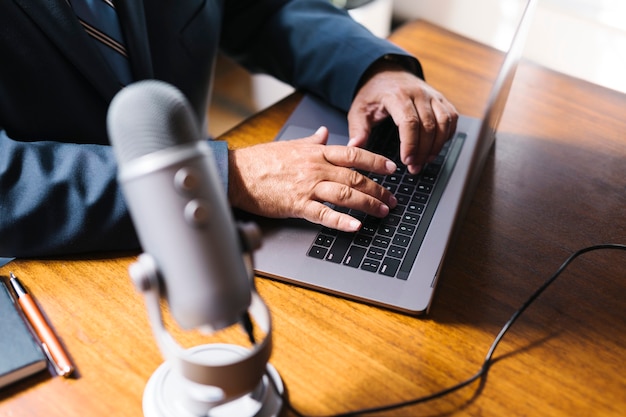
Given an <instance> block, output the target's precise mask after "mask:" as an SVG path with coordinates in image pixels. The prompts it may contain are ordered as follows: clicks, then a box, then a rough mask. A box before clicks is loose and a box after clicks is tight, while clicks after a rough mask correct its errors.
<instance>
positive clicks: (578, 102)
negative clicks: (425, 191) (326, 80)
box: [0, 22, 626, 417]
mask: <svg viewBox="0 0 626 417" xmlns="http://www.w3.org/2000/svg"><path fill="white" fill-rule="evenodd" d="M392 39H393V40H394V41H395V42H397V43H398V44H400V45H402V46H404V47H405V48H406V49H408V50H410V51H413V52H414V53H416V54H417V55H418V56H419V57H420V58H421V60H422V62H423V64H424V67H425V69H426V75H427V79H428V80H429V81H430V83H431V84H433V85H434V86H435V87H436V88H438V89H440V90H441V91H442V92H443V93H444V94H445V95H446V96H447V97H449V98H450V99H451V100H452V101H453V102H454V103H455V104H456V105H457V107H458V109H459V111H461V112H462V113H465V114H469V115H474V116H477V115H479V114H480V111H481V109H482V108H483V106H484V103H485V99H486V96H487V94H488V91H489V87H490V83H491V82H492V80H493V78H494V76H495V73H496V70H497V67H498V64H499V61H500V57H501V54H500V53H498V52H497V51H494V50H492V49H490V48H487V47H485V46H482V45H479V44H477V43H474V42H471V41H468V40H467V39H464V38H461V37H459V36H456V35H453V34H451V33H448V32H446V31H443V30H441V29H438V28H437V27H434V26H431V25H429V24H427V23H425V22H416V23H412V24H410V25H408V26H405V27H403V28H401V29H399V30H398V31H397V32H396V33H395V34H394V35H393V38H392ZM297 100H298V96H293V97H291V98H289V99H287V100H285V101H283V102H281V103H280V104H278V105H277V106H275V107H274V108H272V109H271V110H269V111H266V112H264V113H262V114H260V115H258V116H256V117H254V118H252V119H251V120H249V121H247V122H246V123H244V124H243V125H241V126H239V127H238V128H236V129H234V130H233V131H232V132H230V133H228V134H227V135H226V136H225V139H227V140H229V141H230V143H231V144H232V146H243V145H249V144H252V143H256V142H257V141H269V140H271V139H272V138H273V137H274V135H275V134H276V132H277V131H278V129H279V127H280V125H281V123H282V122H283V121H284V119H285V118H286V117H287V115H288V114H289V111H290V110H291V109H292V108H293V106H294V105H295V103H296V102H297ZM624 109H626V96H624V95H623V94H618V93H616V92H612V91H609V90H606V89H603V88H600V87H597V86H594V85H590V84H587V83H585V82H581V81H579V80H575V79H572V78H569V77H566V76H563V75H561V74H558V73H554V72H552V71H549V70H546V69H545V68H542V67H539V66H537V65H534V64H532V63H530V62H524V63H523V64H522V66H521V67H520V69H519V71H518V76H517V79H516V81H515V84H514V88H513V91H512V95H511V99H510V100H509V105H508V108H507V111H506V114H505V116H504V118H503V122H502V133H501V134H500V136H499V139H498V142H497V145H496V147H495V150H494V152H493V153H492V155H491V156H490V158H489V160H488V162H487V166H486V169H485V172H484V175H483V177H482V180H481V187H480V190H479V191H478V192H477V194H476V197H475V199H474V201H473V203H472V205H471V207H470V209H469V212H468V214H467V217H466V219H465V221H464V223H463V226H462V228H461V231H460V236H459V238H458V240H457V242H456V244H455V245H454V247H453V248H452V249H451V251H450V254H449V257H448V259H447V262H446V263H445V268H444V271H443V274H442V276H441V284H440V287H439V289H438V292H437V295H436V298H435V300H434V305H433V307H432V311H431V314H430V315H428V316H426V317H422V318H412V317H408V316H404V315H401V314H396V313H393V312H390V311H386V310H383V309H379V308H376V307H370V306H367V305H363V304H359V303H355V302H350V301H346V300H343V299H340V298H336V297H332V296H328V295H324V294H319V293H316V292H312V291H309V290H304V289H301V288H297V287H294V286H291V285H286V284H282V283H277V282H273V281H269V280H264V279H260V280H258V282H257V284H258V287H259V291H260V293H261V295H262V296H263V297H264V299H265V300H266V302H267V303H268V304H269V306H270V307H271V310H272V313H273V320H274V327H275V348H274V352H273V356H272V360H271V362H272V364H274V365H275V366H276V368H277V369H278V371H279V372H280V374H281V376H282V378H283V380H284V382H285V383H286V386H287V387H288V390H289V394H290V396H291V400H292V401H293V404H295V406H296V407H297V408H298V409H299V410H300V411H302V412H304V413H306V414H313V415H323V414H329V413H337V412H342V411H347V410H352V409H356V408H362V407H370V406H375V405H381V404H388V403H390V402H395V401H400V400H406V399H409V398H413V397H415V396H422V395H425V394H428V393H432V392H434V391H437V390H439V389H441V388H444V387H448V386H451V385H453V384H455V383H457V382H459V381H461V380H463V379H465V378H467V377H469V376H470V375H473V374H474V373H475V372H476V371H477V369H478V367H479V365H480V363H481V361H482V360H483V358H484V356H485V354H486V352H487V349H488V346H489V345H490V343H491V342H492V340H493V338H494V336H495V335H496V333H497V332H498V331H499V329H500V327H501V326H502V325H503V324H504V322H505V321H506V320H507V319H508V318H509V317H510V315H511V314H512V312H513V311H514V310H515V309H517V308H518V306H519V305H520V304H521V302H522V301H523V300H525V299H526V297H527V296H528V295H529V294H530V293H531V292H532V291H533V290H534V289H535V288H536V287H537V286H538V285H539V284H540V283H542V282H543V281H544V280H545V279H546V278H547V277H548V276H549V275H551V274H552V273H553V272H554V271H555V269H556V268H557V267H558V266H559V265H560V264H561V262H562V261H564V260H565V258H566V257H567V256H568V255H569V254H570V253H571V252H573V251H574V250H576V249H578V248H581V247H584V246H587V245H591V244H595V243H602V242H615V243H625V242H626V220H624V212H625V207H626V175H624V173H625V172H626V169H625V168H626V138H625V136H624V135H625V132H626V117H624V115H625V112H624V111H625V110H624ZM134 255H135V254H128V256H126V255H124V254H122V255H119V256H118V255H111V256H110V257H105V258H99V257H98V258H93V259H88V260H85V259H77V260H73V259H62V260H20V261H15V262H13V263H12V264H10V265H7V266H5V267H3V268H0V274H2V275H8V272H9V270H12V271H14V272H15V273H16V274H17V275H18V276H20V277H21V278H22V280H23V281H24V282H25V283H26V284H27V285H28V286H29V287H30V288H31V290H32V292H33V293H34V294H35V296H36V297H37V298H38V300H39V302H40V303H41V304H42V305H43V307H44V309H45V311H46V312H47V314H48V316H49V317H50V319H51V321H52V322H53V323H54V325H55V326H56V328H57V330H58V333H59V334H60V336H61V337H62V339H63V340H64V342H65V344H66V345H67V347H68V349H69V351H70V352H71V354H72V355H73V358H74V360H75V362H76V365H77V366H78V369H79V377H78V378H77V379H73V380H64V379H61V378H50V377H47V376H45V375H43V376H40V377H38V378H37V377H36V378H34V379H32V380H29V381H28V382H26V383H20V384H19V385H16V386H14V387H12V388H10V389H7V390H3V391H2V392H1V393H0V400H1V402H0V415H2V416H21V417H27V416H42V415H46V416H65V417H73V416H77V417H78V416H80V417H83V416H90V417H95V416H106V417H109V416H140V415H141V413H142V412H141V399H142V392H143V389H144V386H145V384H146V381H147V380H148V378H149V377H150V375H151V374H152V372H153V371H154V370H155V369H156V368H157V366H158V365H159V364H161V363H162V358H161V355H160V354H159V352H158V350H157V348H156V345H155V342H154V339H153V338H152V335H151V332H150V329H149V326H148V322H147V320H146V312H145V309H144V306H143V300H142V298H141V297H140V296H139V295H138V294H137V293H136V292H135V290H134V288H133V287H132V285H131V283H130V280H129V278H128V276H127V273H126V268H127V266H128V264H129V263H130V262H131V260H132V259H134ZM625 270H626V254H624V253H622V252H615V251H613V252H596V253H591V254H588V255H585V256H584V257H583V258H581V259H580V260H579V261H577V262H576V263H575V264H574V265H572V267H571V268H570V269H569V270H568V271H567V272H566V273H565V274H564V275H563V276H562V277H561V278H560V279H559V281H557V283H556V284H555V285H554V286H553V287H552V288H550V289H549V290H548V291H547V292H546V293H545V294H544V295H543V296H542V297H541V298H540V299H539V301H538V302H537V303H536V305H534V306H533V307H531V308H530V309H529V310H528V312H527V314H526V315H525V316H524V317H523V318H522V319H521V320H520V321H519V322H518V323H517V324H516V325H515V326H514V328H513V329H512V331H511V333H510V334H509V335H508V336H507V337H506V338H505V339H504V341H503V343H502V345H501V346H500V348H499V349H498V350H497V352H496V356H497V357H498V358H499V360H498V361H497V362H496V363H495V365H494V366H493V367H492V369H491V372H490V374H489V377H488V379H487V381H486V383H485V384H484V386H483V388H482V390H480V391H478V392H477V389H478V384H474V385H472V386H471V387H469V388H466V389H464V390H462V391H460V392H458V393H455V394H452V395H450V396H448V397H446V398H444V399H441V400H437V401H434V402H431V403H428V404H426V405H421V406H418V407H413V408H411V409H408V410H401V411H396V412H392V413H388V414H386V415H397V416H406V415H412V416H432V415H448V414H453V415H476V416H478V415H480V416H517V415H519V416H522V415H524V416H526V415H531V416H536V415H549V416H573V415H577V416H582V415H584V416H594V415H596V416H600V415H601V416H610V415H615V416H623V415H626V373H625V372H624V370H623V367H624V363H625V362H624V361H625V359H624V358H626V301H625V299H626V279H625V278H626V272H624V271H625ZM197 340H200V339H196V336H190V337H189V338H188V339H186V342H189V343H194V342H195V343H198V342H197ZM287 415H289V414H288V413H287Z"/></svg>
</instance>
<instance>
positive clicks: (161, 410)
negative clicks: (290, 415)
mask: <svg viewBox="0 0 626 417" xmlns="http://www.w3.org/2000/svg"><path fill="white" fill-rule="evenodd" d="M190 351H193V355H194V356H197V357H199V358H207V360H215V358H216V357H219V358H223V359H232V358H233V357H239V356H242V355H243V354H245V349H243V348H242V347H241V346H237V345H229V344H207V345H201V346H196V347H194V348H192V349H190ZM269 378H271V379H272V380H271V381H270V380H269ZM190 384H191V385H190ZM194 385H195V386H194ZM211 388H213V393H216V394H217V393H218V392H221V390H219V389H218V388H214V387H206V386H199V384H194V383H192V382H190V381H187V380H185V379H184V378H183V376H182V375H181V374H180V373H179V372H177V371H176V370H175V369H174V368H173V367H172V365H171V363H170V362H168V361H166V362H164V363H163V364H161V366H159V367H158V368H157V370H156V371H155V372H154V373H153V374H152V376H151V377H150V379H149V380H148V383H147V385H146V388H145V389H144V395H143V413H144V416H145V417H232V416H241V417H277V416H278V415H279V414H280V411H281V409H282V405H283V399H282V394H283V391H284V387H283V383H282V380H281V378H280V375H279V374H278V372H277V371H276V368H274V367H273V366H272V365H271V364H269V363H268V364H267V365H266V373H265V375H263V378H262V379H261V381H260V382H259V384H258V385H257V387H256V388H255V389H254V391H252V392H250V393H248V394H246V395H244V396H242V397H239V398H236V399H233V400H231V401H226V402H223V403H221V404H219V405H215V406H213V407H211V406H207V405H206V403H204V404H202V405H201V406H199V407H198V404H197V401H194V400H191V401H190V400H189V398H190V391H195V395H196V396H197V392H199V391H202V390H204V393H203V394H201V395H204V396H205V398H208V397H210V396H211ZM277 390H278V391H277ZM191 395H193V394H191ZM218 400H219V394H218V397H217V398H215V399H214V401H215V402H216V403H217V402H218ZM209 401H210V400H209Z"/></svg>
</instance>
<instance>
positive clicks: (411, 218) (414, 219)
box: [402, 213, 420, 224]
mask: <svg viewBox="0 0 626 417" xmlns="http://www.w3.org/2000/svg"><path fill="white" fill-rule="evenodd" d="M402 221H403V222H404V223H408V224H417V223H418V222H419V221H420V216H419V215H418V214H413V213H406V214H405V215H404V216H402Z"/></svg>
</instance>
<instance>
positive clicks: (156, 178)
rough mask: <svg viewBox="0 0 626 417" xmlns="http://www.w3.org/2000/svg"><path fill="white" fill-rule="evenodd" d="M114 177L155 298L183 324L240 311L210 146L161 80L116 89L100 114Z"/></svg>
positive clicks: (214, 321) (231, 227)
mask: <svg viewBox="0 0 626 417" xmlns="http://www.w3.org/2000/svg"><path fill="white" fill-rule="evenodd" d="M107 128H108V132H109V139H110V141H111V144H112V145H113V150H114V153H115V156H116V158H117V161H118V165H119V167H118V179H119V182H120V184H121V187H122V192H123V194H124V196H125V199H126V203H127V206H128V209H129V212H130V215H131V218H132V220H133V223H134V225H135V229H136V231H137V234H138V237H139V241H140V243H141V246H142V248H143V250H144V252H145V254H144V255H142V256H148V257H150V258H151V262H153V263H154V266H155V268H156V271H157V272H158V276H159V280H160V281H161V282H162V285H161V287H160V288H161V291H162V292H163V293H162V296H163V297H165V298H166V300H167V302H168V303H169V307H170V311H171V313H172V315H173V317H174V319H175V320H176V321H177V322H178V324H179V325H180V326H181V327H182V328H184V329H192V328H205V329H207V330H209V331H214V330H219V329H222V328H225V327H228V326H230V325H233V324H235V323H236V322H238V321H240V320H241V319H242V318H245V317H247V310H248V307H249V305H250V302H251V286H252V283H251V279H250V274H249V271H248V269H247V268H246V264H245V263H244V260H243V258H242V248H241V242H240V241H239V239H238V236H239V235H238V232H237V229H236V226H235V222H234V221H233V219H232V213H231V211H230V207H229V205H228V202H227V199H226V192H225V190H223V189H222V188H223V186H222V185H221V182H220V181H219V178H220V177H219V174H218V172H217V168H216V166H215V160H214V158H213V154H212V152H211V148H210V146H209V145H208V143H207V142H206V140H205V139H203V135H202V133H201V130H200V127H199V123H198V121H197V119H196V116H195V113H194V112H193V111H192V109H191V106H190V105H189V103H188V102H187V100H186V98H185V97H184V95H183V94H182V93H181V92H180V91H179V90H178V89H176V88H175V87H173V86H171V85H169V84H167V83H165V82H161V81H155V80H150V81H140V82H137V83H134V84H131V85H129V86H128V87H126V88H124V89H122V90H121V91H120V92H119V93H118V94H117V95H116V96H115V97H114V99H113V101H112V102H111V105H110V107H109V112H108V115H107Z"/></svg>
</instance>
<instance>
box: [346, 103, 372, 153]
mask: <svg viewBox="0 0 626 417" xmlns="http://www.w3.org/2000/svg"><path fill="white" fill-rule="evenodd" d="M371 126H372V121H371V120H370V119H369V117H368V113H367V112H364V111H362V112H359V111H350V112H348V135H349V136H350V140H349V141H348V146H357V147H363V146H365V144H366V143H367V138H369V136H370V133H371V131H372V129H371Z"/></svg>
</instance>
